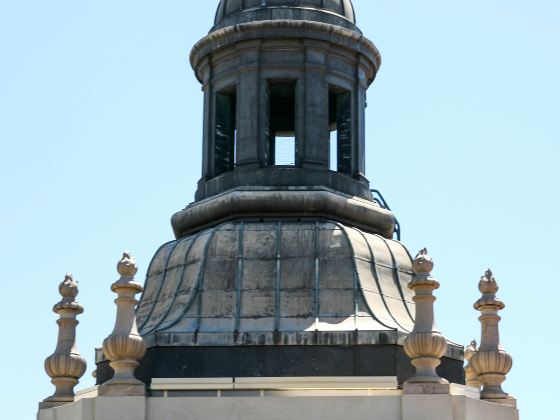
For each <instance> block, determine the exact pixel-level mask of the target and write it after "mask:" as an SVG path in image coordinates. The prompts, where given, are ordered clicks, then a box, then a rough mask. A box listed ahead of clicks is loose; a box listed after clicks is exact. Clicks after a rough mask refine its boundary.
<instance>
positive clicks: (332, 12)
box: [213, 0, 356, 30]
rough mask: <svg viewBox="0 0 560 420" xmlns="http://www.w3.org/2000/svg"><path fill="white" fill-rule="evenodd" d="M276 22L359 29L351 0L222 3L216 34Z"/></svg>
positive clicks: (233, 0) (235, 0)
mask: <svg viewBox="0 0 560 420" xmlns="http://www.w3.org/2000/svg"><path fill="white" fill-rule="evenodd" d="M276 19H289V20H314V21H319V22H324V23H331V24H334V25H339V26H343V27H347V28H349V29H354V30H355V29H356V26H355V23H356V16H355V14H354V6H353V5H352V1H351V0H221V1H220V4H219V6H218V10H217V12H216V19H215V26H214V28H213V30H216V29H221V28H225V27H226V26H233V25H237V24H240V23H247V22H253V21H261V20H276Z"/></svg>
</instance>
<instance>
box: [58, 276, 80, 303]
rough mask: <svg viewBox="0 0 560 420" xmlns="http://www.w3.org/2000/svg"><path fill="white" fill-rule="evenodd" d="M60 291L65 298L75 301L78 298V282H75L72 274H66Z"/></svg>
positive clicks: (59, 288)
mask: <svg viewBox="0 0 560 420" xmlns="http://www.w3.org/2000/svg"><path fill="white" fill-rule="evenodd" d="M58 291H59V293H60V296H62V297H63V298H69V299H74V298H75V297H76V296H78V282H77V281H76V280H74V276H72V274H70V273H68V274H66V276H65V277H64V280H63V281H62V283H60V286H58Z"/></svg>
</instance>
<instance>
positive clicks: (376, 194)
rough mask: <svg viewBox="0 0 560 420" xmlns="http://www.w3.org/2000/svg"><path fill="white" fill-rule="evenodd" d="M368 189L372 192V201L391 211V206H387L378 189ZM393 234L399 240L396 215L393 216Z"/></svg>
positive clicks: (399, 233)
mask: <svg viewBox="0 0 560 420" xmlns="http://www.w3.org/2000/svg"><path fill="white" fill-rule="evenodd" d="M370 191H371V193H372V194H373V201H375V202H376V203H377V204H379V205H380V206H381V207H382V208H384V209H387V210H389V211H392V210H391V207H389V204H387V201H385V198H384V197H383V194H381V192H380V191H379V190H370ZM395 236H396V239H397V241H400V240H401V224H400V223H399V221H398V220H397V218H396V217H395Z"/></svg>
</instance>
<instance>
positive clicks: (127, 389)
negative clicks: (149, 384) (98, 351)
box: [99, 252, 146, 396]
mask: <svg viewBox="0 0 560 420" xmlns="http://www.w3.org/2000/svg"><path fill="white" fill-rule="evenodd" d="M117 270H118V272H119V274H120V275H121V278H120V279H119V280H118V281H116V282H115V283H113V285H112V286H111V290H112V291H113V292H115V293H116V294H117V295H118V298H117V299H116V300H115V303H116V305H117V319H116V323H115V328H114V330H113V332H112V333H111V335H110V336H109V337H107V338H106V339H105V341H104V342H103V352H104V353H105V356H106V357H107V358H108V359H109V360H110V366H111V367H112V368H113V370H114V371H115V373H114V376H113V378H112V379H111V380H109V381H107V382H105V383H104V384H103V385H102V386H101V387H100V388H99V395H102V396H143V395H145V394H146V387H145V385H144V383H143V382H141V381H139V380H138V379H136V377H135V376H134V371H135V370H136V368H137V367H138V365H139V361H140V359H141V358H142V357H143V356H144V354H145V353H146V346H145V344H144V340H143V339H142V337H141V336H140V334H139V333H138V328H137V326H136V315H135V312H134V309H135V307H136V305H137V304H138V301H137V300H136V298H135V296H136V294H138V293H140V292H141V291H142V285H141V284H140V283H137V282H136V281H134V276H135V275H136V273H137V271H138V267H137V265H136V260H135V259H134V257H133V256H132V255H131V254H130V253H126V252H125V253H124V255H123V258H122V259H121V261H119V263H118V266H117Z"/></svg>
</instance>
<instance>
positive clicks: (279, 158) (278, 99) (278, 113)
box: [267, 80, 297, 166]
mask: <svg viewBox="0 0 560 420" xmlns="http://www.w3.org/2000/svg"><path fill="white" fill-rule="evenodd" d="M268 88H269V92H268V96H269V116H268V132H267V136H268V139H269V141H268V150H267V152H268V153H267V155H268V158H267V160H268V165H275V166H294V165H295V164H296V158H297V156H296V150H297V136H296V94H295V91H296V89H295V88H296V81H295V80H277V81H276V80H271V81H269V86H268Z"/></svg>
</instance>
